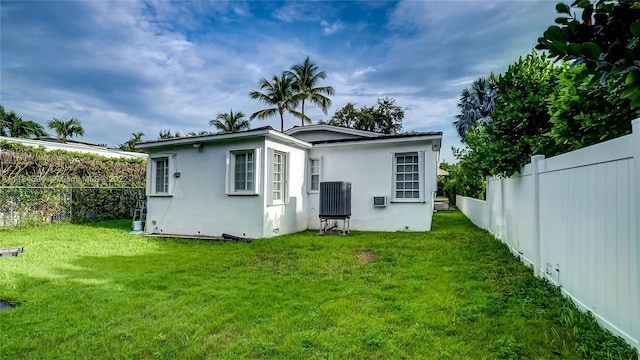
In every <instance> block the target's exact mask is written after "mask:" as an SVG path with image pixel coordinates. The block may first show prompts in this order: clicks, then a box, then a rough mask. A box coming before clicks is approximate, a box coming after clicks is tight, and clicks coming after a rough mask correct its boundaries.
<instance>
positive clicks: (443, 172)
mask: <svg viewBox="0 0 640 360" xmlns="http://www.w3.org/2000/svg"><path fill="white" fill-rule="evenodd" d="M437 175H438V176H449V172H448V171H447V170H442V169H440V168H438V173H437Z"/></svg>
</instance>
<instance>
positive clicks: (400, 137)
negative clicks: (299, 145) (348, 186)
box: [311, 131, 442, 147]
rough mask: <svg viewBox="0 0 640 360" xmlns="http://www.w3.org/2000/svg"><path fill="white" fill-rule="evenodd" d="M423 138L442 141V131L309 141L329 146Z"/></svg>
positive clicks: (315, 145) (421, 139)
mask: <svg viewBox="0 0 640 360" xmlns="http://www.w3.org/2000/svg"><path fill="white" fill-rule="evenodd" d="M424 140H439V141H440V142H442V131H434V132H411V133H403V134H381V135H380V136H377V137H375V138H369V139H367V138H361V139H333V140H319V141H313V142H311V143H312V144H313V146H314V147H329V146H337V145H341V144H344V145H348V144H353V145H356V144H379V143H396V142H407V141H424Z"/></svg>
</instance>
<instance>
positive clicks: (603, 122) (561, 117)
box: [545, 65, 635, 156]
mask: <svg viewBox="0 0 640 360" xmlns="http://www.w3.org/2000/svg"><path fill="white" fill-rule="evenodd" d="M623 90H624V88H623V86H621V85H620V84H617V83H615V82H607V83H605V84H600V83H599V82H598V83H595V84H593V83H592V82H591V81H590V80H589V77H588V74H587V72H585V71H584V65H579V66H575V67H572V68H565V69H564V71H563V72H562V73H560V75H559V77H558V86H556V88H555V90H554V92H553V93H552V94H551V95H549V101H548V103H549V110H548V111H549V114H550V115H551V119H550V120H551V123H552V127H551V131H550V132H549V133H548V135H549V136H550V137H551V138H552V139H553V140H554V142H555V149H553V152H549V153H547V154H545V155H547V156H551V155H555V154H556V153H562V152H567V151H572V150H576V149H579V148H582V147H585V146H589V145H593V144H596V143H599V142H602V141H606V140H610V139H613V138H616V137H619V136H622V135H625V134H628V133H630V132H631V120H633V119H634V118H635V114H634V111H632V110H631V106H630V103H631V100H630V99H628V98H623V97H621V93H622V92H623Z"/></svg>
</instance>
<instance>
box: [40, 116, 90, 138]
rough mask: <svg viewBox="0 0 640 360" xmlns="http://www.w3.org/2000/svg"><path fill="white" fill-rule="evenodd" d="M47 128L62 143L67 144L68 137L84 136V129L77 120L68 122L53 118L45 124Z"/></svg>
mask: <svg viewBox="0 0 640 360" xmlns="http://www.w3.org/2000/svg"><path fill="white" fill-rule="evenodd" d="M47 127H48V128H49V129H51V130H53V131H54V132H55V133H56V136H57V137H58V139H60V140H62V142H67V140H68V138H70V137H74V136H84V128H83V127H82V124H81V123H80V120H78V119H77V118H71V119H69V120H60V119H57V118H53V119H51V120H49V121H48V122H47Z"/></svg>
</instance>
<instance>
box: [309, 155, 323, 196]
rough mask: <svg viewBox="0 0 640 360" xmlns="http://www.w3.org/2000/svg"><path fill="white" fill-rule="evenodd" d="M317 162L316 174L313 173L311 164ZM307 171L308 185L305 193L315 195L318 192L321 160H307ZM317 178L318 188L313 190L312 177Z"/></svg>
mask: <svg viewBox="0 0 640 360" xmlns="http://www.w3.org/2000/svg"><path fill="white" fill-rule="evenodd" d="M314 161H317V162H318V165H317V167H316V172H314V171H313V170H314V168H313V162H314ZM308 166H309V171H308V176H307V181H308V183H309V186H308V189H307V192H310V193H317V192H319V191H320V174H321V172H322V158H309V163H308ZM314 176H317V177H318V188H317V189H314V188H313V177H314Z"/></svg>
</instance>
